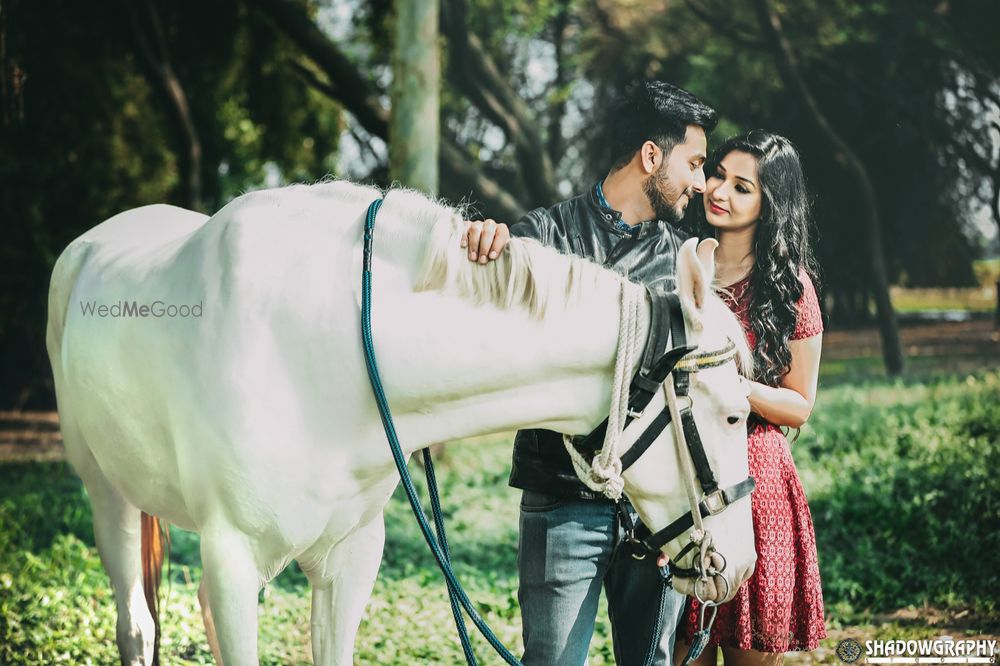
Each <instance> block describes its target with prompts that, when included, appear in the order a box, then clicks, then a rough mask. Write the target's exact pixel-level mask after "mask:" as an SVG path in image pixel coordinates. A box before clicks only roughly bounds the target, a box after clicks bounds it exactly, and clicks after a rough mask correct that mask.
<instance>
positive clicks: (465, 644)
mask: <svg viewBox="0 0 1000 666" xmlns="http://www.w3.org/2000/svg"><path fill="white" fill-rule="evenodd" d="M381 207H382V199H376V200H375V201H373V202H372V204H371V205H370V206H369V207H368V213H367V215H366V216H365V233H364V262H363V268H362V274H361V339H362V341H363V343H364V350H365V364H366V365H367V367H368V378H369V380H370V381H371V385H372V391H373V393H374V394H375V401H376V403H377V404H378V411H379V416H381V418H382V426H383V427H384V428H385V435H386V438H387V439H388V440H389V448H390V449H391V450H392V457H393V460H394V461H395V462H396V469H397V470H399V477H400V479H401V480H402V483H403V488H404V489H405V490H406V497H407V499H408V500H409V501H410V508H412V509H413V515H414V516H415V517H416V519H417V523H418V524H419V525H420V531H421V532H422V533H423V535H424V539H425V540H426V541H427V545H428V547H429V548H430V549H431V553H433V554H434V559H435V560H437V563H438V566H439V567H440V568H441V571H442V573H443V574H444V578H445V582H446V583H447V585H448V599H449V601H450V602H451V612H452V615H453V616H454V618H455V626H456V627H457V628H458V634H459V638H460V639H461V642H462V651H463V652H464V653H465V660H466V662H467V663H468V664H469V665H470V666H475V664H476V663H477V662H476V657H475V655H474V654H473V652H472V645H471V643H470V641H469V635H468V632H467V631H466V627H465V619H464V618H463V617H462V612H461V609H462V608H464V609H465V612H466V613H468V614H469V618H470V619H471V620H472V623H473V624H475V625H476V627H477V628H478V629H479V631H480V633H482V635H483V637H484V638H486V640H487V642H489V644H490V645H491V646H492V647H493V649H494V650H496V652H497V654H499V655H500V656H501V657H502V658H503V659H504V661H506V662H507V663H508V664H511V666H522V664H521V662H520V661H519V660H518V659H517V657H515V656H514V655H513V654H512V653H511V652H510V650H508V649H507V648H506V647H505V646H504V644H503V643H502V642H501V641H500V639H499V638H497V636H496V634H494V633H493V631H492V630H491V629H490V627H489V625H488V624H486V621H485V620H483V618H482V617H481V616H480V615H479V613H478V612H477V611H476V609H475V608H474V607H473V605H472V601H470V600H469V597H468V595H467V594H466V593H465V590H464V589H463V588H462V584H461V583H459V581H458V578H457V577H456V576H455V572H454V570H453V569H452V567H451V554H450V551H449V548H448V539H447V536H446V535H445V526H444V516H443V515H442V513H441V502H440V498H439V497H438V490H437V480H436V478H435V475H434V463H433V461H432V460H431V453H430V449H424V452H423V454H424V470H425V472H426V475H427V488H428V492H429V494H430V497H431V509H432V511H433V515H434V527H435V529H436V532H437V536H436V537H435V535H434V532H432V531H431V527H430V525H429V524H428V522H427V516H426V515H425V514H424V509H423V507H422V506H421V504H420V499H419V498H418V497H417V491H416V488H414V486H413V480H412V479H411V478H410V471H409V469H408V468H407V466H406V459H405V458H404V456H403V450H402V447H401V446H400V444H399V438H398V437H397V435H396V428H395V426H394V425H393V422H392V414H391V413H390V411H389V402H388V400H386V397H385V391H384V390H383V388H382V381H381V379H380V377H379V372H378V366H377V364H376V362H375V346H374V344H373V343H372V330H371V314H372V271H371V263H372V245H373V241H374V231H375V216H376V215H377V214H378V211H379V208H381Z"/></svg>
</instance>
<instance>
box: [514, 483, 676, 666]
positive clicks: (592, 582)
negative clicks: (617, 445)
mask: <svg viewBox="0 0 1000 666" xmlns="http://www.w3.org/2000/svg"><path fill="white" fill-rule="evenodd" d="M628 508H629V511H630V512H631V513H632V517H633V520H635V521H638V517H637V516H636V515H635V511H634V510H633V509H632V507H631V506H629V507H628ZM619 523H620V521H619V518H618V515H617V512H616V510H615V506H614V504H612V503H611V502H609V501H600V500H596V501H595V500H582V499H573V498H563V497H557V496H551V495H546V494H543V493H538V492H533V491H530V490H525V491H524V492H523V494H522V496H521V519H520V542H519V545H518V553H517V569H518V576H519V577H520V587H519V588H518V593H517V598H518V601H519V602H520V604H521V617H522V622H523V627H524V629H523V636H524V657H523V662H524V663H525V664H526V666H582V664H584V663H586V660H587V650H588V648H589V646H590V639H591V636H592V635H593V633H594V620H595V618H596V616H597V601H598V597H599V596H600V594H601V587H602V585H603V587H604V591H605V594H607V597H608V615H609V619H610V620H611V633H612V637H613V640H614V650H615V662H616V663H617V664H618V666H643V664H644V663H645V660H646V656H647V654H648V652H649V648H650V646H651V644H652V641H653V632H654V631H658V632H659V636H660V638H659V645H658V648H657V655H656V658H655V659H654V660H653V664H656V666H670V664H671V655H672V654H673V647H674V633H675V631H676V629H677V623H678V621H679V620H680V618H681V615H682V613H683V612H684V606H685V597H684V596H683V595H681V594H678V593H677V592H675V591H674V590H672V589H670V590H668V591H667V594H666V595H665V597H664V603H663V609H662V611H663V612H662V613H661V614H660V615H661V617H662V621H661V624H662V626H660V627H656V626H654V625H655V624H656V618H657V615H658V613H657V610H658V605H659V604H660V595H661V589H662V587H663V584H662V581H661V579H660V574H659V571H658V570H657V568H656V562H655V559H654V558H653V557H652V556H647V557H646V558H645V559H643V560H636V559H635V558H633V557H632V556H631V553H630V552H629V551H628V549H627V548H618V546H619V544H621V542H622V540H623V539H624V530H623V529H622V526H621V525H620V524H619Z"/></svg>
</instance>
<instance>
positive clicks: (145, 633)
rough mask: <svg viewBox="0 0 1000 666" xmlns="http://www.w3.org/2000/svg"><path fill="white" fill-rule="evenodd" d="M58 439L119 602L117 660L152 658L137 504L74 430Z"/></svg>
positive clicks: (132, 663)
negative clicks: (86, 503) (85, 498)
mask: <svg viewBox="0 0 1000 666" xmlns="http://www.w3.org/2000/svg"><path fill="white" fill-rule="evenodd" d="M63 440H64V442H65V443H66V451H67V457H69V459H70V462H72V463H73V466H74V467H75V468H76V471H77V473H78V474H79V475H80V478H81V479H83V484H84V486H86V488H87V494H88V495H89V496H90V506H91V511H92V512H93V515H94V539H95V541H96V542H97V552H98V553H100V556H101V563H102V564H103V565H104V570H105V571H107V572H108V577H109V578H110V579H111V589H112V591H113V592H114V595H115V605H116V606H117V608H118V622H117V625H116V640H117V643H118V651H119V653H120V654H121V660H122V663H123V664H125V665H126V666H141V665H143V664H145V665H149V664H152V663H153V652H154V649H155V648H154V646H155V641H156V623H155V620H154V619H153V616H152V614H151V613H150V611H149V607H148V606H147V605H146V597H145V594H144V592H143V586H142V533H141V526H140V513H139V509H137V508H136V507H134V506H132V505H131V504H129V502H128V501H127V500H126V499H125V498H124V497H122V495H121V493H119V492H118V490H117V489H116V488H115V487H114V486H112V485H111V482H110V481H109V480H108V478H107V477H106V476H104V473H103V472H102V471H101V469H100V467H98V465H97V461H96V460H94V457H93V455H92V454H91V453H90V449H89V447H87V446H86V444H85V443H84V441H83V438H82V436H80V435H79V433H76V432H74V429H73V428H71V427H65V426H64V428H63Z"/></svg>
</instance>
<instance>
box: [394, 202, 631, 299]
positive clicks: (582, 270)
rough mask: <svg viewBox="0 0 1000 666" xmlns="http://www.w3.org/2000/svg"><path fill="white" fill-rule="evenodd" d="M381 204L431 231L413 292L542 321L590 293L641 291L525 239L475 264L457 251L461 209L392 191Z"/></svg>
mask: <svg viewBox="0 0 1000 666" xmlns="http://www.w3.org/2000/svg"><path fill="white" fill-rule="evenodd" d="M385 205H386V206H387V207H390V206H391V208H393V209H395V208H397V207H399V209H401V210H405V211H406V213H407V215H408V216H409V219H410V220H411V221H412V222H411V224H412V225H413V227H415V228H419V227H424V228H426V227H427V226H430V228H431V229H430V238H429V240H428V241H427V254H426V257H425V260H424V265H423V267H422V269H421V270H420V271H419V273H418V275H417V279H416V281H415V283H414V289H415V290H417V291H445V292H451V293H454V294H456V295H457V296H459V297H460V298H462V299H464V300H468V301H471V302H473V303H476V304H480V305H482V304H489V305H493V306H495V307H498V308H502V309H511V308H515V307H524V308H527V309H528V311H529V312H530V313H531V315H532V317H535V318H537V319H540V318H542V317H544V316H545V313H546V312H547V311H548V310H549V309H550V308H552V307H564V306H566V305H568V304H569V303H571V302H573V301H576V300H577V299H580V298H582V296H583V295H585V294H587V293H589V292H590V291H591V289H593V288H598V287H602V286H603V287H604V288H605V289H607V288H608V287H609V286H613V287H614V288H615V290H619V289H621V286H622V285H623V284H624V285H628V286H633V287H634V288H636V289H641V288H642V287H641V286H640V285H636V284H634V283H631V282H629V281H628V280H626V279H625V278H624V277H622V276H620V275H618V274H617V273H615V272H614V271H611V270H608V269H606V268H604V267H602V266H600V265H598V264H595V263H594V262H592V261H590V260H588V259H586V258H584V257H578V256H575V255H571V254H564V253H561V252H559V251H558V250H556V249H554V248H551V247H546V246H544V245H542V244H540V243H538V242H537V241H535V240H533V239H528V238H511V239H510V241H509V242H508V243H507V247H506V249H505V251H504V252H502V253H500V256H499V257H497V258H496V259H495V260H493V261H490V262H489V263H488V264H486V265H485V266H484V265H481V264H477V263H475V262H472V261H469V259H468V251H467V250H465V249H463V248H462V247H461V241H462V236H464V235H465V231H466V225H465V223H464V222H463V217H464V216H463V214H462V212H461V211H460V209H456V208H452V207H449V206H446V205H443V204H440V203H437V202H434V201H431V200H429V199H427V198H426V197H424V196H423V195H421V194H419V193H417V192H413V191H409V190H393V191H392V192H390V193H389V194H388V195H387V196H386V199H385Z"/></svg>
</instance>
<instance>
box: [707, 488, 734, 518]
mask: <svg viewBox="0 0 1000 666" xmlns="http://www.w3.org/2000/svg"><path fill="white" fill-rule="evenodd" d="M702 501H703V502H704V503H705V507H706V508H707V509H708V515H710V516H714V515H716V514H719V513H722V512H723V511H725V510H726V507H727V506H729V504H728V503H727V502H726V497H725V495H723V494H722V490H721V489H719V490H714V491H712V492H711V493H709V494H707V495H705V499H703V500H702Z"/></svg>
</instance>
